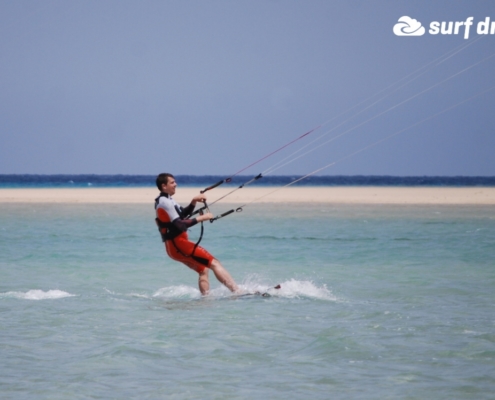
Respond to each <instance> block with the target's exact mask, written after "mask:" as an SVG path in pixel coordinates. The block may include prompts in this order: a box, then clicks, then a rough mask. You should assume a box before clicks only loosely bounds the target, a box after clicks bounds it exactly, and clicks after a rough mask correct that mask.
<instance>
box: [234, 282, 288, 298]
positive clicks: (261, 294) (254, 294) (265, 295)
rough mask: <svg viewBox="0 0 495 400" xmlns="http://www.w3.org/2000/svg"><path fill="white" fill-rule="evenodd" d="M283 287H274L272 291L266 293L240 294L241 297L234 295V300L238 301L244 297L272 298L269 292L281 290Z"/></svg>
mask: <svg viewBox="0 0 495 400" xmlns="http://www.w3.org/2000/svg"><path fill="white" fill-rule="evenodd" d="M281 288H282V286H280V285H277V286H274V287H272V288H270V289H268V290H267V291H266V292H258V291H256V292H249V293H243V294H239V295H234V298H236V299H238V298H243V297H258V296H259V297H272V295H271V294H270V293H268V291H269V290H272V289H281Z"/></svg>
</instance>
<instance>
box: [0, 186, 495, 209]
mask: <svg viewBox="0 0 495 400" xmlns="http://www.w3.org/2000/svg"><path fill="white" fill-rule="evenodd" d="M277 189H278V188H275V187H246V188H243V189H240V190H237V191H236V192H234V193H232V194H231V195H229V196H228V197H227V198H226V199H225V200H223V201H222V202H223V203H242V204H245V203H249V202H253V201H254V202H256V203H280V204H284V203H304V204H316V203H333V204H398V205H400V204H403V205H407V204H425V205H426V204H435V205H461V204H466V205H495V187H369V186H366V187H361V186H354V187H352V186H341V187H335V186H332V187H321V186H305V187H288V188H281V189H279V190H277ZM231 190H232V187H230V188H225V187H219V188H216V189H214V190H212V191H210V192H207V195H208V200H209V201H214V200H215V199H217V198H219V197H221V196H223V195H225V194H227V193H228V192H230V191H231ZM198 193H199V188H197V187H196V188H192V187H185V186H179V187H178V188H177V194H176V195H175V196H174V198H175V199H176V200H177V201H178V202H180V203H183V204H184V203H188V202H189V201H190V200H191V198H192V197H194V196H195V195H197V194H198ZM157 195H158V191H157V189H156V188H152V187H146V188H132V187H122V188H108V187H107V188H97V187H90V188H0V203H53V204H57V203H74V204H77V203H82V204H85V203H134V204H137V203H142V204H145V203H147V204H152V203H153V199H154V198H155V197H156V196H157Z"/></svg>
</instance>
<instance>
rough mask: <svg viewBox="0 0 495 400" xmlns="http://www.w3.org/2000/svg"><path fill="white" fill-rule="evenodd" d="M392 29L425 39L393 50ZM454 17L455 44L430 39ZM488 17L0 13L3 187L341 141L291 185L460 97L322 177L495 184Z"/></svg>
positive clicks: (234, 166)
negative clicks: (487, 178)
mask: <svg viewBox="0 0 495 400" xmlns="http://www.w3.org/2000/svg"><path fill="white" fill-rule="evenodd" d="M402 16H409V17H411V18H414V19H416V20H418V21H419V22H420V23H421V24H422V25H423V26H424V27H425V29H426V33H425V34H424V35H423V36H413V37H404V36H396V35H395V34H394V32H393V28H394V25H395V24H396V23H397V22H398V19H399V18H400V17H402ZM468 17H473V26H471V27H470V36H469V39H468V40H466V39H464V29H465V27H464V26H461V27H460V29H459V33H458V34H457V35H455V34H450V35H447V34H445V35H442V34H437V35H432V34H430V33H429V25H430V23H431V22H433V21H438V22H442V21H445V22H456V21H466V19H467V18H468ZM486 17H490V21H491V20H495V2H494V1H491V0H486V1H467V0H465V1H456V0H454V1H453V0H436V1H400V0H391V1H381V0H380V1H358V0H333V1H316V0H312V1H304V2H303V1H282V0H272V1H268V0H266V1H255V0H249V1H199V0H197V1H146V0H143V1H125V0H118V1H116V0H115V1H114V0H105V1H91V0H85V1H67V0H64V1H59V0H46V1H43V2H40V1H24V0H19V1H5V0H1V1H0V59H1V62H0V102H1V109H2V112H1V115H0V173H3V174H11V173H17V174H23V173H37V174H60V173H62V174H78V173H96V174H156V173H159V172H164V171H167V172H172V173H175V174H195V175H203V174H215V175H230V174H232V173H234V172H236V171H238V170H239V169H241V168H242V167H244V166H245V165H247V164H250V163H251V162H253V161H254V160H256V159H258V158H260V157H262V156H263V155H265V154H267V153H269V152H270V151H272V150H274V149H276V148H278V147H279V146H282V145H283V144H285V143H287V142H289V141H290V140H292V139H294V138H296V137H298V136H300V135H302V134H303V133H305V132H307V131H309V130H310V129H312V128H314V127H316V126H318V125H321V124H324V123H325V124H324V126H322V127H321V128H319V129H318V130H316V131H315V132H313V133H312V134H311V135H308V137H306V138H304V139H301V140H300V141H298V142H297V143H295V144H294V145H292V146H291V147H290V148H288V149H286V150H287V151H285V152H284V153H283V154H280V157H283V156H286V155H290V154H291V153H292V151H295V150H297V149H298V148H299V147H301V146H302V145H305V144H307V143H308V142H309V141H310V140H311V139H314V138H317V137H318V136H320V135H323V134H326V136H325V137H324V138H323V139H322V140H321V141H320V142H318V143H321V142H323V141H326V140H329V139H331V138H332V137H334V136H336V135H340V134H342V133H344V132H346V131H348V132H347V133H345V134H344V135H342V136H340V137H338V138H336V139H335V140H333V141H331V142H330V143H328V144H326V145H324V146H321V147H320V148H318V149H317V150H315V151H313V152H312V153H310V154H308V155H306V156H304V157H301V158H300V159H298V160H296V161H294V162H292V163H290V164H288V165H286V166H285V167H283V168H281V169H279V170H277V171H276V174H280V175H284V174H300V175H304V174H306V173H308V172H311V171H313V170H315V169H317V168H320V167H322V166H324V165H327V164H329V163H331V162H333V161H338V160H340V159H342V158H343V157H346V156H347V155H350V154H352V153H354V152H356V151H358V150H360V149H363V148H365V147H366V146H368V145H369V144H372V143H375V142H377V141H379V140H380V139H382V138H384V137H387V136H390V135H392V134H394V133H395V132H398V131H400V130H402V129H403V128H406V127H408V126H411V125H413V124H415V123H417V122H419V121H421V120H423V119H426V118H429V117H430V116H432V115H435V114H437V113H440V112H442V111H444V110H446V109H448V108H449V107H453V106H455V105H456V104H458V103H461V102H463V101H465V100H468V99H469V98H471V97H473V96H475V97H474V98H473V99H471V100H469V101H465V102H464V103H463V104H461V105H459V106H456V107H454V108H452V109H450V110H449V111H446V112H443V113H441V114H439V115H437V116H436V117H434V118H431V119H429V120H428V121H426V122H424V123H421V124H418V125H416V126H415V127H413V128H412V129H409V130H407V131H405V132H403V133H401V134H398V135H396V136H393V137H392V138H390V139H388V140H386V141H384V142H381V143H379V144H377V145H376V146H374V147H371V148H369V149H367V150H365V151H363V152H360V153H358V154H356V155H355V156H352V157H349V158H346V159H344V160H342V161H339V162H337V164H335V165H334V166H332V167H330V168H328V169H326V170H324V171H322V172H321V174H325V175H327V174H328V175H330V174H338V175H357V174H359V175H450V176H451V175H466V176H467V175H495V157H494V155H493V150H494V149H495V112H494V101H495V90H492V91H487V92H485V93H483V92H484V91H486V90H487V89H490V88H492V87H495V74H494V72H495V57H492V58H488V57H490V56H492V55H493V54H494V53H495V34H494V35H491V34H488V35H479V34H478V33H477V24H478V23H479V22H480V21H485V18H486ZM478 39H479V40H478ZM465 44H470V45H469V46H468V47H466V48H465V49H463V50H462V51H459V52H458V53H457V54H455V55H454V56H452V57H451V58H450V59H448V60H446V61H445V62H443V63H442V64H440V65H438V66H436V67H432V68H429V69H424V70H421V72H423V74H422V75H421V76H419V77H418V78H417V79H416V80H414V81H413V82H410V83H409V84H408V85H406V86H404V87H403V88H401V89H400V90H397V91H396V92H394V93H391V92H390V89H389V90H388V91H385V92H382V94H381V95H379V97H375V98H373V99H377V98H380V97H384V96H386V97H385V98H384V99H383V100H382V101H381V102H380V103H378V104H376V105H375V106H373V107H371V108H369V109H367V110H365V111H364V112H362V113H361V114H359V115H357V116H354V117H353V111H354V112H355V111H358V110H359V108H356V109H354V110H353V111H350V112H346V111H347V110H349V109H350V108H351V107H353V106H356V105H358V104H360V103H361V102H363V101H364V100H366V99H368V98H370V97H371V96H373V95H375V94H377V93H379V92H380V91H382V90H383V89H385V88H387V87H389V85H391V84H393V83H395V82H397V81H399V80H400V79H402V78H404V77H406V76H408V75H409V74H411V73H413V72H414V71H417V70H418V69H420V68H422V67H425V66H427V65H428V64H429V63H430V62H431V61H433V60H435V59H437V58H438V57H440V56H442V55H444V54H447V53H448V52H449V51H452V50H453V49H456V48H457V49H459V48H460V47H459V46H463V45H465ZM477 63H478V64H477ZM466 68H468V69H467V70H466V71H464V72H461V71H463V69H466ZM455 74H458V75H455ZM454 75H455V76H454ZM449 78H450V79H449ZM447 79H448V80H447ZM443 81H445V82H443ZM442 82H443V83H442ZM435 85H436V86H435ZM422 91H424V93H422V94H419V93H421V92H422ZM417 94H419V95H417ZM416 95H417V96H416ZM414 96H416V97H414ZM409 98H411V100H409V101H407V102H405V103H403V104H401V103H402V102H404V101H405V100H407V99H409ZM372 101H373V100H370V101H368V102H365V103H363V105H362V106H361V107H364V106H366V105H368V104H370V103H371V102H372ZM394 106H397V107H395V108H393V109H392V110H390V111H388V112H385V111H386V110H388V109H390V108H392V107H394ZM381 113H383V114H382V115H380V114H381ZM334 117H338V118H337V119H335V120H333V121H331V120H332V119H333V118H334ZM368 119H370V121H369V122H367V123H364V122H365V121H366V120H368ZM345 120H348V121H347V122H346V123H345V124H344V125H342V126H341V127H339V128H336V129H335V130H334V131H331V132H329V131H330V130H331V129H332V128H333V127H335V126H336V125H338V124H339V123H340V122H341V121H345ZM329 121H330V122H329ZM360 124H361V125H360ZM356 125H360V126H359V127H358V128H355V129H353V127H354V126H356ZM351 129H352V130H351ZM278 156H279V154H277V155H276V156H274V157H271V158H269V159H267V160H266V161H265V162H264V163H261V164H259V165H257V166H256V167H254V168H253V169H251V170H249V171H246V174H249V173H250V172H251V173H252V174H257V173H259V172H261V171H263V170H265V169H266V168H268V167H270V166H271V165H272V164H274V163H275V162H276V161H277V160H279V159H280V158H279V157H278Z"/></svg>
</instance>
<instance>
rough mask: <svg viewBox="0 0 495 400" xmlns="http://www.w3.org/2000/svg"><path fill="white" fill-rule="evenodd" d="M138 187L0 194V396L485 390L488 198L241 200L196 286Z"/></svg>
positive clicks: (494, 269)
mask: <svg viewBox="0 0 495 400" xmlns="http://www.w3.org/2000/svg"><path fill="white" fill-rule="evenodd" d="M152 201H153V199H150V204H149V205H142V204H65V205H64V204H1V206H0V276H1V279H0V393H1V396H0V397H1V398H2V399H16V400H17V399H89V398H90V399H261V398H263V399H284V400H287V399H449V400H452V399H493V398H494V394H493V393H494V392H495V312H494V304H495V212H494V211H495V207H493V206H484V207H479V206H455V207H454V206H376V205H373V206H357V205H354V206H351V205H348V206H343V205H331V204H322V205H312V206H311V207H296V206H294V205H283V204H282V205H280V204H279V205H277V204H259V205H253V206H251V207H250V208H246V209H245V210H244V212H242V213H236V214H233V215H230V216H229V217H226V218H223V219H221V220H219V221H216V222H214V223H213V224H210V223H208V224H205V234H204V238H203V241H202V243H201V244H202V245H203V246H204V247H206V248H207V249H208V250H209V251H210V252H212V253H213V254H214V255H215V256H216V257H217V258H218V259H219V260H220V261H221V262H222V263H223V265H224V266H225V267H226V268H227V269H228V270H229V271H230V272H231V274H232V275H233V277H234V278H235V279H236V281H237V282H238V283H239V284H240V285H241V286H242V287H243V288H244V289H245V290H246V291H249V292H253V291H262V292H265V291H267V292H268V293H270V294H271V295H272V296H271V297H261V296H247V297H236V296H232V295H231V294H230V293H229V292H228V291H227V290H226V289H225V288H223V287H221V285H220V284H219V283H218V282H217V281H216V280H215V278H214V277H213V275H212V274H210V275H211V276H210V281H211V286H212V291H211V295H210V296H208V297H204V298H203V297H201V296H200V293H199V291H198V289H197V277H196V274H195V273H194V272H192V271H191V270H189V269H188V268H187V267H185V266H183V265H181V264H178V263H176V262H174V261H172V260H170V259H169V258H168V257H167V256H166V254H165V250H164V248H163V244H162V243H161V240H160V238H159V236H158V232H157V230H156V227H155V224H154V210H153V205H152ZM224 206H225V210H226V209H228V208H229V207H230V205H224ZM212 211H213V212H214V213H218V212H222V211H223V209H222V208H221V207H220V205H219V208H218V210H212ZM198 233H199V227H198V226H196V227H193V228H192V229H191V232H190V237H191V238H192V239H196V238H197V237H198ZM277 284H281V289H273V288H272V287H273V286H275V285H277ZM270 288H272V289H270Z"/></svg>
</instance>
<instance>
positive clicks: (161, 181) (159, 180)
mask: <svg viewBox="0 0 495 400" xmlns="http://www.w3.org/2000/svg"><path fill="white" fill-rule="evenodd" d="M168 178H173V179H175V177H174V176H173V175H172V174H168V173H166V172H164V173H163V174H160V175H158V176H157V177H156V187H157V188H158V190H159V191H162V185H166V184H167V183H168Z"/></svg>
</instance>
